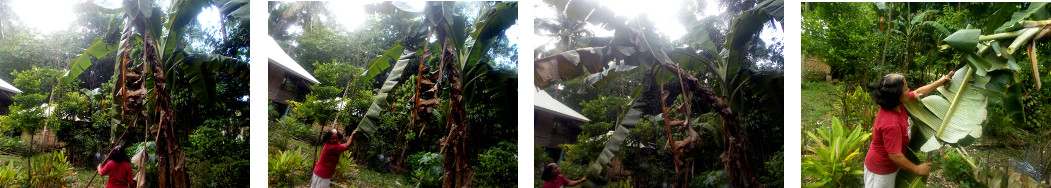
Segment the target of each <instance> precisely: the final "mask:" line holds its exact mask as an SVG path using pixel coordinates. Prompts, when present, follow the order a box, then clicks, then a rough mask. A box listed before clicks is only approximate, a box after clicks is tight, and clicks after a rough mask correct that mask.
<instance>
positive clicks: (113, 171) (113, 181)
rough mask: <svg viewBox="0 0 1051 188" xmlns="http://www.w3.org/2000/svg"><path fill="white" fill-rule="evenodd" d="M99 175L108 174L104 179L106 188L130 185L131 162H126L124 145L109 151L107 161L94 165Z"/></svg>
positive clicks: (119, 187) (120, 187) (126, 156)
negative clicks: (107, 177)
mask: <svg viewBox="0 0 1051 188" xmlns="http://www.w3.org/2000/svg"><path fill="white" fill-rule="evenodd" d="M95 169H96V170H97V171H98V173H99V175H101V176H107V175H108V176H109V179H108V180H106V188H125V187H131V186H129V185H131V183H132V178H131V174H132V173H131V163H128V154H127V153H126V152H124V147H120V146H118V147H117V148H113V150H110V152H109V161H106V162H104V163H103V164H99V166H97V167H95Z"/></svg>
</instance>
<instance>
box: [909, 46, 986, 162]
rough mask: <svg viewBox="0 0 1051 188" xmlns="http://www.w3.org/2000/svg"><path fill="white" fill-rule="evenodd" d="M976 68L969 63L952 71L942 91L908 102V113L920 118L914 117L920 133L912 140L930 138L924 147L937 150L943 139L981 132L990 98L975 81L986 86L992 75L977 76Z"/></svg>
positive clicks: (924, 149)
mask: <svg viewBox="0 0 1051 188" xmlns="http://www.w3.org/2000/svg"><path fill="white" fill-rule="evenodd" d="M974 72H975V71H974V70H972V69H971V68H970V67H969V66H964V67H963V68H960V69H959V70H958V71H957V74H955V75H953V78H952V82H951V83H950V84H949V87H948V88H946V87H945V86H941V87H938V92H939V93H940V94H941V95H930V96H926V97H923V98H921V99H919V100H918V101H917V100H910V101H908V102H906V103H905V107H906V108H907V109H908V110H909V115H910V116H912V118H913V119H914V120H919V121H913V123H914V126H919V127H918V128H919V130H920V131H919V133H918V134H917V133H913V135H914V136H913V140H916V139H924V138H926V139H927V141H926V142H925V144H923V146H922V147H921V148H920V150H921V151H924V152H929V151H933V150H936V149H938V148H940V147H941V146H942V145H943V144H944V143H952V144H955V143H957V142H959V141H960V140H961V139H963V138H964V137H967V136H971V137H973V138H978V137H981V136H982V123H984V122H985V119H986V115H987V110H986V107H987V106H988V101H987V99H986V97H985V96H984V95H982V94H981V93H979V92H978V90H977V89H978V87H975V85H980V86H981V88H984V87H985V84H986V83H988V81H989V79H988V77H985V78H972V77H983V76H976V75H975V73H974ZM983 80H984V81H983Z"/></svg>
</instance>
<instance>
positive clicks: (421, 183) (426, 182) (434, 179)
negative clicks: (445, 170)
mask: <svg viewBox="0 0 1051 188" xmlns="http://www.w3.org/2000/svg"><path fill="white" fill-rule="evenodd" d="M406 161H410V162H411V164H410V165H409V167H410V168H411V169H412V173H411V174H410V175H409V179H411V180H412V182H416V185H417V186H418V187H441V184H442V155H441V154H438V153H430V152H420V153H415V154H412V155H409V157H408V158H406ZM476 180H477V179H476Z"/></svg>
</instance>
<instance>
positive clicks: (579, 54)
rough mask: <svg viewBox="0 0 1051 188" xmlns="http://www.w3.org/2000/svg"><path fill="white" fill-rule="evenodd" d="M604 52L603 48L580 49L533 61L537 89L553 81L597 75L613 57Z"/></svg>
mask: <svg viewBox="0 0 1051 188" xmlns="http://www.w3.org/2000/svg"><path fill="white" fill-rule="evenodd" d="M605 52H606V48H605V47H594V48H581V49H576V50H571V51H565V52H562V53H558V54H555V55H552V56H548V57H544V58H541V59H538V60H535V61H533V63H534V65H533V66H534V70H533V71H534V74H535V75H534V80H535V82H536V83H535V84H536V86H538V87H546V86H549V85H551V83H553V82H552V81H555V80H569V79H573V78H576V77H580V76H583V75H584V74H589V73H590V74H593V73H598V72H599V71H601V70H603V69H604V68H605V67H606V66H607V63H608V62H609V61H610V60H612V59H613V56H608V55H606V53H605ZM585 70H587V71H585Z"/></svg>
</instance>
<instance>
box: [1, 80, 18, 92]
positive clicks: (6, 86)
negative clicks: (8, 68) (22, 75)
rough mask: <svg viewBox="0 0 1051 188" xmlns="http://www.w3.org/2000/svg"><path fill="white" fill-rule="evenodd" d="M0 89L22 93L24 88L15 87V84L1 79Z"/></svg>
mask: <svg viewBox="0 0 1051 188" xmlns="http://www.w3.org/2000/svg"><path fill="white" fill-rule="evenodd" d="M0 90H4V91H10V92H13V93H15V94H19V93H22V90H18V88H15V86H12V85H11V84H8V83H7V82H5V81H4V80H0Z"/></svg>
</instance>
